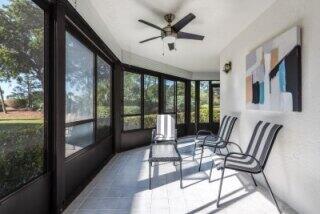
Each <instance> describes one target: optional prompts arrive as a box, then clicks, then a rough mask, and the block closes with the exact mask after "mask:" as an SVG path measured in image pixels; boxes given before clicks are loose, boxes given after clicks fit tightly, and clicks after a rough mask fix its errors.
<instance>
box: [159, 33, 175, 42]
mask: <svg viewBox="0 0 320 214" xmlns="http://www.w3.org/2000/svg"><path fill="white" fill-rule="evenodd" d="M162 40H163V41H164V42H165V43H166V44H169V43H174V42H175V41H176V37H175V36H173V35H168V36H165V37H163V38H162Z"/></svg>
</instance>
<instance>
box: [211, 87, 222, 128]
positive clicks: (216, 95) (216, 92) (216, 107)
mask: <svg viewBox="0 0 320 214" xmlns="http://www.w3.org/2000/svg"><path fill="white" fill-rule="evenodd" d="M212 90H213V93H212V94H213V122H215V123H219V122H220V84H219V83H213V88H212Z"/></svg>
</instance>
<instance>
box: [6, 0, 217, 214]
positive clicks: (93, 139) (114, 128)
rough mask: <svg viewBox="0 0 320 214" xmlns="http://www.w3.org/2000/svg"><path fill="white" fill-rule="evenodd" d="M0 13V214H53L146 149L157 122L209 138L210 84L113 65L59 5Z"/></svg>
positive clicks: (33, 1)
mask: <svg viewBox="0 0 320 214" xmlns="http://www.w3.org/2000/svg"><path fill="white" fill-rule="evenodd" d="M22 8H26V10H23V9H22ZM0 12H1V13H0V18H1V20H0V21H1V36H0V38H1V44H0V93H1V94H0V95H1V96H0V98H1V105H0V106H1V107H0V128H1V129H0V187H1V188H0V202H1V205H0V213H21V212H29V213H41V214H43V213H61V212H62V211H63V210H64V209H65V208H66V207H67V206H68V205H69V204H70V202H71V201H72V200H73V199H74V198H75V197H76V195H77V194H78V193H79V192H80V191H81V190H82V189H83V188H84V187H85V186H86V185H87V184H88V182H89V180H90V178H92V176H93V175H95V174H96V173H97V172H98V171H99V169H101V167H103V166H104V165H105V164H106V163H107V162H108V161H109V160H110V159H111V158H112V157H113V156H114V154H116V153H119V152H123V151H126V150H130V149H134V148H137V147H142V146H145V145H149V144H150V142H151V132H152V129H154V128H155V126H156V118H157V115H159V114H171V115H174V117H175V120H176V122H177V123H176V128H177V133H178V136H179V137H183V136H186V135H194V134H195V133H196V131H197V130H198V129H200V128H207V129H210V130H211V131H213V132H217V130H218V128H219V117H220V114H219V101H220V98H219V80H218V79H207V80H201V81H200V80H196V81H193V80H191V79H190V78H187V77H181V75H180V76H178V75H177V76H176V75H174V74H171V75H169V74H167V73H168V72H165V71H162V70H159V69H158V70H153V69H146V68H142V67H138V66H134V65H130V64H125V63H122V62H121V61H120V59H119V58H118V57H117V56H116V55H115V54H114V53H113V52H112V51H111V50H110V49H109V47H108V46H107V45H106V44H105V43H104V42H103V40H101V39H100V37H99V36H98V35H97V34H96V33H95V31H94V30H93V29H92V28H91V27H90V26H89V25H88V24H87V22H86V21H85V20H84V19H83V17H81V15H80V14H79V13H78V12H77V11H76V10H75V8H74V7H73V6H72V5H71V4H70V3H69V1H66V0H57V1H49V0H41V1H40V0H21V1H17V0H2V1H0ZM13 29H14V32H13ZM22 56H23V57H22ZM34 195H37V200H35V201H30V203H26V199H28V198H30V199H31V198H32V197H33V196H34ZM15 204H26V207H20V206H14V205H15Z"/></svg>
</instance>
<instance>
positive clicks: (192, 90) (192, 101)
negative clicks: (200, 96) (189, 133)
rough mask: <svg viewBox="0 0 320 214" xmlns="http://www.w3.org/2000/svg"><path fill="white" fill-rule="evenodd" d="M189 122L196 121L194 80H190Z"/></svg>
mask: <svg viewBox="0 0 320 214" xmlns="http://www.w3.org/2000/svg"><path fill="white" fill-rule="evenodd" d="M190 114H191V115H190V122H191V123H195V122H196V82H195V81H191V106H190Z"/></svg>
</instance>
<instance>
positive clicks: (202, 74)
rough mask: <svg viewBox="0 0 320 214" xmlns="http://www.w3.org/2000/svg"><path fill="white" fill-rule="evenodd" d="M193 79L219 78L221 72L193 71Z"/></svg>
mask: <svg viewBox="0 0 320 214" xmlns="http://www.w3.org/2000/svg"><path fill="white" fill-rule="evenodd" d="M192 79H193V80H219V79H220V73H219V72H193V73H192Z"/></svg>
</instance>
